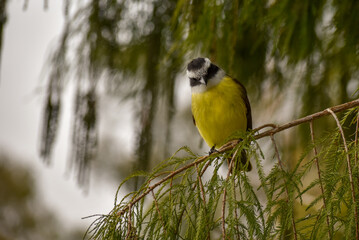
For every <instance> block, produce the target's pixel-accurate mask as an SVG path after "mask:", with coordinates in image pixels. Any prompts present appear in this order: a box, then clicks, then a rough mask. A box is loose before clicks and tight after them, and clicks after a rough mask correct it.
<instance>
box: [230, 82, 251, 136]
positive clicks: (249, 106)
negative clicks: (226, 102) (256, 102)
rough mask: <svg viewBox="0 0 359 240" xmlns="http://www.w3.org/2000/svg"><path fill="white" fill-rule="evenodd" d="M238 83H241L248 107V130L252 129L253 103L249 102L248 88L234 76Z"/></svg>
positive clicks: (244, 99)
mask: <svg viewBox="0 0 359 240" xmlns="http://www.w3.org/2000/svg"><path fill="white" fill-rule="evenodd" d="M232 79H233V80H234V81H235V82H236V83H237V84H239V85H240V89H241V91H242V93H243V94H242V98H243V101H244V104H245V105H246V108H247V113H246V117H247V130H249V129H252V110H251V104H250V103H249V100H248V96H247V90H246V88H245V87H244V86H243V84H242V83H241V82H240V81H238V80H237V79H235V78H232Z"/></svg>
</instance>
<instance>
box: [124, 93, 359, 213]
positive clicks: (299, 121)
mask: <svg viewBox="0 0 359 240" xmlns="http://www.w3.org/2000/svg"><path fill="white" fill-rule="evenodd" d="M357 106H359V99H357V100H354V101H351V102H347V103H344V104H341V105H337V106H334V107H332V108H331V110H332V111H333V112H341V111H344V110H347V109H350V108H353V107H357ZM329 114H330V112H328V110H323V111H321V112H317V113H314V114H312V115H309V116H306V117H303V118H300V119H297V120H294V121H292V122H289V123H286V124H283V125H280V126H277V127H274V126H276V125H274V124H266V125H265V127H267V126H271V127H274V128H273V129H270V130H268V131H265V132H263V133H260V134H257V135H255V136H254V138H255V139H256V140H258V139H261V138H263V137H267V136H271V135H274V134H276V133H279V132H281V131H284V130H286V129H288V128H292V127H294V126H297V125H300V124H303V123H307V122H310V121H313V120H314V119H318V118H320V117H323V116H327V115H329ZM258 129H262V127H259V128H257V129H254V130H253V131H254V132H255V131H257V130H258ZM238 143H239V141H238V140H232V141H230V142H228V143H227V144H225V145H223V146H222V147H221V148H220V149H219V150H218V152H217V153H216V155H220V154H221V153H224V152H226V151H229V150H231V149H233V148H234V147H236V146H237V144H238ZM209 157H210V156H208V155H206V156H201V157H198V158H197V159H196V160H195V161H193V162H192V163H189V164H187V165H185V166H183V167H181V168H179V169H177V170H175V171H173V172H171V173H170V174H168V175H167V176H166V177H164V178H163V179H161V180H159V181H158V182H156V183H154V184H153V185H149V186H148V187H147V190H146V191H144V192H143V193H142V194H141V195H139V196H137V197H134V198H133V199H132V200H131V201H130V202H129V203H128V204H127V205H125V206H123V207H122V209H121V210H120V211H119V212H118V215H119V216H121V215H122V214H124V213H125V212H126V211H128V209H129V206H130V205H134V204H136V203H137V202H138V201H140V200H141V199H142V198H144V197H145V196H146V195H148V194H149V193H150V192H151V191H153V190H154V189H155V188H157V187H158V186H160V185H161V184H163V183H164V182H166V181H168V180H169V179H171V178H173V177H174V176H176V175H177V174H180V173H182V172H184V171H185V170H187V169H189V168H191V167H194V166H196V165H198V164H200V163H202V162H204V161H206V160H207V159H208V158H209ZM206 166H207V167H208V166H209V164H208V165H206ZM205 169H206V167H205ZM202 172H204V171H202Z"/></svg>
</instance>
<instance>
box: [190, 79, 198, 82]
mask: <svg viewBox="0 0 359 240" xmlns="http://www.w3.org/2000/svg"><path fill="white" fill-rule="evenodd" d="M189 80H191V81H193V82H197V81H198V79H197V78H189Z"/></svg>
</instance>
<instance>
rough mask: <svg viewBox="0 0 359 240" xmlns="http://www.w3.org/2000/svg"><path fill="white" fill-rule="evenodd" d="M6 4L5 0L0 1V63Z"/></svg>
mask: <svg viewBox="0 0 359 240" xmlns="http://www.w3.org/2000/svg"><path fill="white" fill-rule="evenodd" d="M6 4H7V0H2V1H1V2H0V64H1V53H2V40H3V33H4V27H5V24H6V20H7V12H6ZM0 66H1V65H0Z"/></svg>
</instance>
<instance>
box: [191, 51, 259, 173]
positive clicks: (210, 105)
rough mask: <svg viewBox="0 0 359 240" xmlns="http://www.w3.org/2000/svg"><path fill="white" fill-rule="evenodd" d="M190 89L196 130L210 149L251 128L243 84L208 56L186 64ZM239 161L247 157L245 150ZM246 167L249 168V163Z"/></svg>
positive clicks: (212, 149)
mask: <svg viewBox="0 0 359 240" xmlns="http://www.w3.org/2000/svg"><path fill="white" fill-rule="evenodd" d="M187 76H188V78H189V81H190V85H191V92H192V104H191V108H192V116H193V122H194V124H195V125H196V127H197V129H198V131H199V133H200V134H201V136H202V138H203V139H204V141H205V142H206V143H207V144H208V146H209V147H210V148H211V151H210V153H212V152H213V151H214V150H215V149H216V148H219V147H221V146H222V145H223V144H225V143H226V142H225V141H226V140H227V139H228V137H230V136H231V135H232V134H233V133H234V132H236V131H247V130H249V129H251V128H252V115H251V106H250V104H249V100H248V97H247V91H246V89H245V88H244V86H243V85H242V84H241V83H240V82H239V81H238V80H236V79H234V78H232V77H230V76H228V75H227V74H226V73H225V72H224V71H223V70H222V69H221V68H219V67H218V66H216V65H215V64H213V63H211V61H210V60H209V59H208V58H196V59H193V60H192V61H191V62H190V63H189V64H188V65H187ZM241 162H242V164H243V165H244V164H246V162H247V159H246V156H245V153H244V151H243V152H242V157H241ZM247 166H248V167H247V170H248V171H250V170H251V165H250V163H248V165H247Z"/></svg>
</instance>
